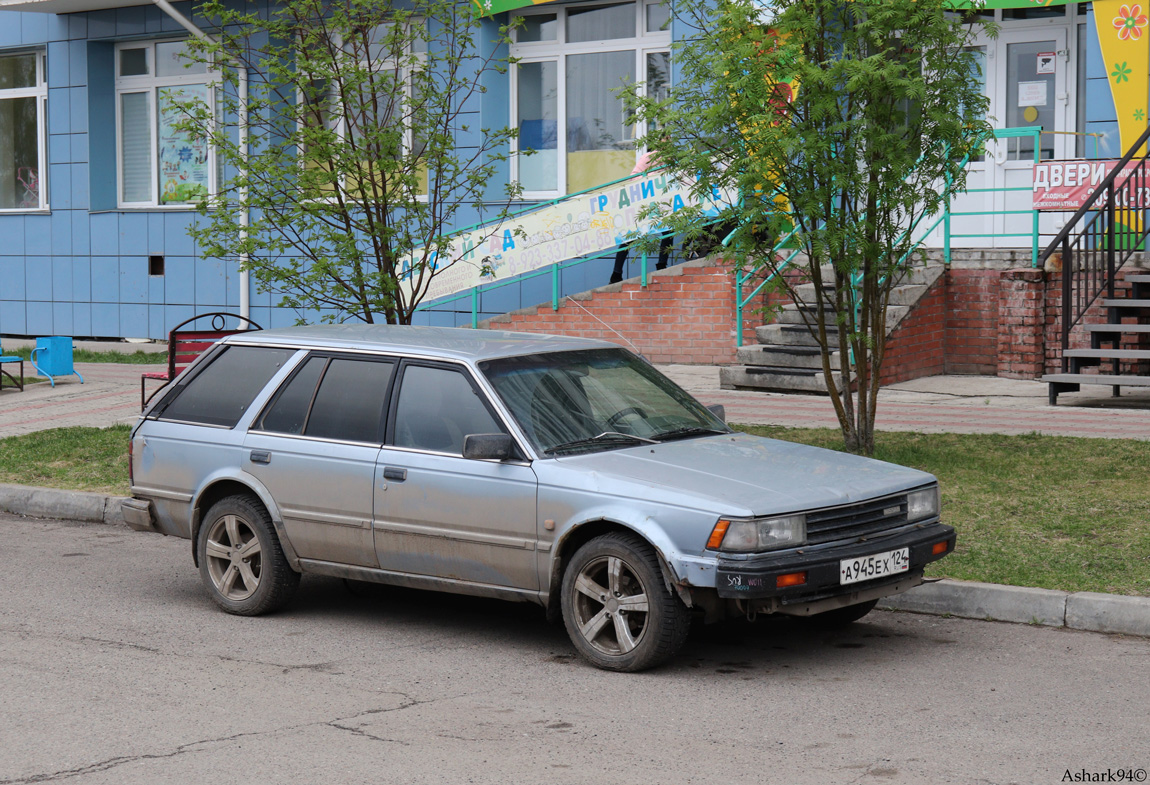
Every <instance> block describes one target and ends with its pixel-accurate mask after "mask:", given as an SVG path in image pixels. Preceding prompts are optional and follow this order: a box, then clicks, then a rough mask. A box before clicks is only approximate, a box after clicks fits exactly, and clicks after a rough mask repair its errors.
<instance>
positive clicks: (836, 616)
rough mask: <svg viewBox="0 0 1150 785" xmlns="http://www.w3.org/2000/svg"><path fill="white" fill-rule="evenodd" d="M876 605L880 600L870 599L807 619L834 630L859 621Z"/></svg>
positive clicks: (818, 625) (816, 624)
mask: <svg viewBox="0 0 1150 785" xmlns="http://www.w3.org/2000/svg"><path fill="white" fill-rule="evenodd" d="M876 605H878V600H868V601H867V602H860V603H859V604H858V605H848V606H846V607H845V608H835V609H834V610H833V611H823V612H822V613H816V614H814V615H813V616H809V617H807V620H808V621H809V622H810V623H811V624H814V625H815V626H817V627H821V628H822V629H825V630H833V629H837V628H839V627H845V626H847V625H848V624H852V623H854V622H856V621H858V620H859V619H861V618H862V617H863V616H866V615H867V614H868V613H870V612H871V611H873V610H874V606H876Z"/></svg>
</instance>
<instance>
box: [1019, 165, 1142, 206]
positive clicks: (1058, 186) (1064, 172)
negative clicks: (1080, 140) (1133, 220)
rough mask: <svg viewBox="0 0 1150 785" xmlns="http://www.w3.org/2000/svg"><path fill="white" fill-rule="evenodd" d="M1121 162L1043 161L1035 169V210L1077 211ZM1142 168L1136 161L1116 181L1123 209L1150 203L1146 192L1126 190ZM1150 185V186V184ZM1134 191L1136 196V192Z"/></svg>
mask: <svg viewBox="0 0 1150 785" xmlns="http://www.w3.org/2000/svg"><path fill="white" fill-rule="evenodd" d="M1117 165H1118V161H1043V162H1042V163H1038V164H1035V165H1034V186H1033V189H1032V192H1031V197H1032V199H1033V207H1034V209H1035V210H1054V211H1067V210H1077V209H1078V208H1079V207H1081V206H1082V205H1084V204H1086V200H1087V198H1089V196H1090V194H1091V193H1093V192H1094V190H1095V189H1096V188H1098V186H1099V185H1100V184H1101V183H1102V181H1103V180H1105V179H1106V176H1107V175H1108V174H1110V173H1111V172H1112V171H1114V167H1116V166H1117ZM1137 165H1138V162H1137V161H1132V162H1130V163H1128V164H1127V165H1126V168H1125V170H1124V171H1123V172H1122V173H1121V174H1119V175H1118V177H1116V178H1115V180H1114V184H1115V186H1116V187H1117V188H1118V199H1119V206H1121V207H1135V208H1138V209H1141V208H1142V207H1144V206H1145V205H1147V204H1148V203H1150V199H1148V196H1150V195H1148V194H1145V193H1143V191H1145V190H1147V189H1145V188H1134V189H1130V188H1126V187H1125V185H1126V181H1127V179H1128V178H1129V177H1130V175H1131V173H1133V171H1134V168H1135V167H1136V166H1137ZM1147 184H1148V185H1150V182H1148V183H1147ZM1132 191H1133V192H1132Z"/></svg>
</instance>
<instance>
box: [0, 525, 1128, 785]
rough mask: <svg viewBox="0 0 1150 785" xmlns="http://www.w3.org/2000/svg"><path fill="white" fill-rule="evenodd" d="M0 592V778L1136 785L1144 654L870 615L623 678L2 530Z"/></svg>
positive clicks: (468, 606)
mask: <svg viewBox="0 0 1150 785" xmlns="http://www.w3.org/2000/svg"><path fill="white" fill-rule="evenodd" d="M0 574H2V575H3V581H2V583H0V585H2V586H3V591H2V602H0V785H11V784H12V783H34V782H68V783H76V785H81V784H82V785H96V784H97V783H108V784H109V785H111V784H115V785H131V784H134V783H141V784H146V785H155V784H156V783H192V782H195V783H206V782H211V783H276V784H278V783H340V784H342V783H405V784H406V783H500V784H501V785H502V784H504V783H548V784H551V783H592V782H595V783H600V782H602V783H660V784H664V783H666V784H668V785H670V784H672V783H723V785H730V784H733V783H817V784H819V785H821V784H823V783H827V784H828V785H829V784H832V783H833V784H838V783H928V782H929V783H1011V782H1014V783H1025V784H1027V785H1029V784H1031V783H1058V782H1063V781H1071V780H1066V779H1065V777H1066V773H1067V770H1069V772H1070V774H1071V775H1072V776H1074V775H1077V774H1078V773H1079V772H1082V771H1085V772H1087V773H1094V772H1100V771H1105V770H1107V769H1110V770H1111V772H1112V773H1113V776H1117V772H1118V770H1119V769H1123V770H1126V769H1133V770H1139V769H1146V768H1150V742H1148V740H1150V676H1148V673H1150V668H1148V666H1150V640H1146V639H1141V638H1122V637H1118V636H1106V635H1098V634H1092V633H1081V632H1073V631H1068V630H1058V629H1049V628H1041V627H1031V626H1026V625H1010V624H997V623H990V622H977V621H967V620H961V619H946V618H937V617H930V616H915V615H911V614H896V613H884V612H875V613H873V614H871V615H870V616H868V617H867V618H866V619H865V620H864V621H863V622H861V623H858V624H855V625H853V626H851V627H850V628H848V629H847V630H846V631H843V632H840V633H835V634H825V633H817V632H813V631H811V630H810V629H808V628H804V627H802V626H801V625H798V624H795V623H791V622H786V621H782V622H768V623H763V622H761V621H760V622H759V623H758V624H756V625H754V626H748V625H745V624H734V625H727V626H724V627H720V628H705V629H702V630H696V631H695V632H694V633H693V634H692V638H691V640H690V641H689V642H688V644H687V647H686V649H685V650H684V652H683V653H682V654H681V656H680V657H679V659H678V660H677V661H676V662H674V663H672V664H671V665H670V666H668V667H664V668H661V669H659V670H657V671H653V672H649V673H644V674H638V675H621V674H611V673H605V672H601V671H597V670H594V669H592V668H590V667H588V666H586V665H584V664H582V663H581V662H580V661H579V660H578V659H576V658H575V657H574V651H573V649H572V647H571V645H570V644H569V643H568V641H567V638H566V635H565V633H564V632H563V630H562V629H561V628H560V627H555V626H551V625H548V624H547V623H546V622H545V621H544V619H543V615H542V612H541V611H540V610H538V609H535V608H532V607H529V606H522V605H513V604H508V603H500V602H494V601H485V600H472V599H467V598H455V597H451V596H448V595H436V594H428V593H419V592H413V591H404V590H396V589H390V588H384V587H374V586H363V585H358V584H357V585H355V586H353V587H351V590H349V587H348V586H346V585H345V584H344V583H342V582H341V581H336V580H330V579H307V578H305V579H304V581H303V584H302V585H301V591H300V594H299V596H298V597H297V599H296V602H295V603H294V604H293V605H292V607H291V608H290V609H289V610H288V611H287V612H283V613H280V614H277V615H274V616H269V617H266V618H260V619H246V618H237V617H233V616H228V615H226V614H223V613H220V612H218V611H216V610H215V609H214V606H212V605H211V603H210V602H209V601H208V599H207V596H206V594H205V593H204V592H203V591H202V590H201V587H200V584H199V576H198V574H197V573H196V571H195V570H194V569H193V567H192V563H191V558H190V547H189V545H188V543H187V542H186V541H183V540H174V539H166V538H163V537H160V536H158V535H150V534H137V533H133V532H130V531H127V530H124V529H117V528H110V527H107V526H102V525H79V524H71V523H64V522H42V521H40V522H37V521H29V520H21V519H16V518H11V517H3V516H0ZM1137 773H1138V772H1137V771H1131V772H1129V774H1133V775H1135V777H1134V779H1133V781H1138V780H1137ZM1143 774H1144V772H1143ZM1114 781H1118V780H1114ZM1125 781H1131V779H1129V778H1128V779H1126V780H1125Z"/></svg>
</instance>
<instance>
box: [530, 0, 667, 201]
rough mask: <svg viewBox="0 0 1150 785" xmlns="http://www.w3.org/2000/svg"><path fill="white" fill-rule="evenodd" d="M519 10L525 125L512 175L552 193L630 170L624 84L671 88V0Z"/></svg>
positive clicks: (632, 157) (631, 132)
mask: <svg viewBox="0 0 1150 785" xmlns="http://www.w3.org/2000/svg"><path fill="white" fill-rule="evenodd" d="M513 13H515V14H519V13H520V12H519V11H516V12H513ZM522 16H523V20H524V24H523V26H522V27H520V28H519V29H518V30H517V31H516V32H515V44H514V45H513V46H512V48H511V55H512V56H513V57H515V58H517V59H518V62H517V64H516V65H515V66H513V71H512V99H511V105H512V112H513V115H514V117H513V122H514V124H515V125H516V126H517V127H518V129H519V139H518V150H517V151H516V152H517V154H516V155H515V158H514V166H515V169H514V172H513V176H514V177H515V178H516V179H517V180H518V181H519V182H520V183H521V184H522V186H523V191H524V196H525V197H527V198H533V197H534V198H551V197H555V196H558V195H561V194H568V193H575V192H577V191H582V190H586V189H588V188H593V187H594V186H597V185H601V184H603V183H606V182H610V181H612V180H617V179H619V178H621V177H626V176H627V175H629V174H630V173H631V170H632V169H634V167H635V161H636V150H635V137H636V131H637V129H636V128H635V124H634V123H633V122H631V119H630V118H629V117H628V116H627V112H626V109H625V107H624V103H623V99H622V97H621V95H620V90H621V89H622V88H629V87H632V86H634V85H638V87H637V89H640V90H645V91H647V93H648V94H650V95H656V96H661V97H662V96H665V95H666V91H667V89H668V85H669V84H670V66H671V55H670V47H671V24H670V23H671V15H670V12H669V11H668V7H667V6H666V5H665V4H664V3H662V2H658V0H656V1H655V2H638V3H606V4H604V3H597V4H593V5H570V6H560V7H550V6H542V7H541V8H539V7H537V8H534V9H523V11H522ZM638 134H639V135H642V131H641V130H640V131H638ZM529 150H530V151H533V152H531V153H530V154H527V151H529ZM519 151H523V152H522V153H520V152H519Z"/></svg>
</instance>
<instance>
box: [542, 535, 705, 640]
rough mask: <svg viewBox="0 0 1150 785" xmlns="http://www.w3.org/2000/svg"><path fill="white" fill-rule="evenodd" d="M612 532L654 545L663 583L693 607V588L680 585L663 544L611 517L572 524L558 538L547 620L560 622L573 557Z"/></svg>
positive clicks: (554, 554) (553, 559)
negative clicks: (565, 575)
mask: <svg viewBox="0 0 1150 785" xmlns="http://www.w3.org/2000/svg"><path fill="white" fill-rule="evenodd" d="M612 532H622V533H625V534H632V535H634V536H636V537H638V538H639V539H640V540H642V541H643V542H645V543H647V544H648V545H650V546H651V548H653V549H654V551H655V556H656V558H658V560H659V569H660V571H661V572H662V574H663V582H664V583H665V584H666V586H667V589H668V591H673V592H675V593H677V594H678V595H679V598H680V599H681V600H683V603H684V604H685V605H686V606H687V607H688V608H690V607H691V605H692V603H691V593H690V591H687V590H684V589H683V587H682V586H681V585H680V581H679V578H678V576H677V575H675V571H674V570H673V569H672V568H671V565H670V562H669V561H668V560H667V557H666V555H665V553H664V546H663V544H661V543H659V542H656V541H655V539H654V538H652V537H651V536H649V534H647V533H646V532H643V531H640V530H639V529H638V528H636V527H635V526H632V525H629V524H627V523H623V522H621V521H618V520H613V519H611V518H605V517H601V518H595V519H592V520H588V521H584V522H582V523H579V524H576V525H574V526H571V527H570V528H568V529H567V530H566V531H564V532H563V534H562V535H560V537H559V539H557V540H556V542H555V545H554V547H553V548H552V554H551V570H550V573H551V574H550V581H549V584H548V590H547V619H548V620H549V621H556V620H558V619H559V618H560V616H561V615H562V610H561V607H560V606H561V603H560V594H561V592H560V586H561V585H562V583H563V573H564V572H566V570H567V565H568V563H569V562H570V561H571V557H572V556H574V555H575V552H576V551H578V550H579V549H580V548H582V547H583V546H584V545H586V544H587V543H589V542H590V541H591V540H593V539H595V538H596V537H601V536H602V535H604V534H610V533H612Z"/></svg>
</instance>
